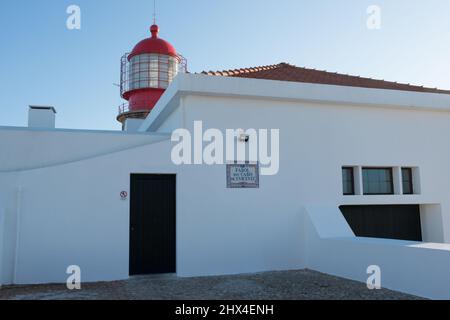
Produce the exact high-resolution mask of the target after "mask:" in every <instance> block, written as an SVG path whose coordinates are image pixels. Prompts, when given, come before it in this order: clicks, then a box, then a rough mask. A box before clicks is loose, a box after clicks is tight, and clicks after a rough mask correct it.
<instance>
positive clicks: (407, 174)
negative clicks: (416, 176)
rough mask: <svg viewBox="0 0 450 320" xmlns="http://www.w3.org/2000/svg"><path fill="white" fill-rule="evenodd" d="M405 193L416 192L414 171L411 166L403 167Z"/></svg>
mask: <svg viewBox="0 0 450 320" xmlns="http://www.w3.org/2000/svg"><path fill="white" fill-rule="evenodd" d="M402 183H403V194H414V186H413V173H412V169H411V168H402Z"/></svg>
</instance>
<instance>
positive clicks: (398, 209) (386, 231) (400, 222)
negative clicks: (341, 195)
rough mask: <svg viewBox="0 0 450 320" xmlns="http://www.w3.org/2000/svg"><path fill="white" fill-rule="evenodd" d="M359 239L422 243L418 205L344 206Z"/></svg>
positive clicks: (346, 215)
mask: <svg viewBox="0 0 450 320" xmlns="http://www.w3.org/2000/svg"><path fill="white" fill-rule="evenodd" d="M341 211H342V213H343V214H344V217H345V219H346V220H347V222H348V224H349V225H350V227H351V228H352V230H353V232H354V233H355V235H356V236H357V237H368V238H384V239H397V240H410V241H422V227H421V221H420V207H419V206H417V205H383V206H382V205H379V206H342V207H341Z"/></svg>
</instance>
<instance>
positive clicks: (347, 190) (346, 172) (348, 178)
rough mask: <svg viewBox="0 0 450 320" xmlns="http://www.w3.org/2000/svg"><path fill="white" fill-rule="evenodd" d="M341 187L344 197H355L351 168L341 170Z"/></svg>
mask: <svg viewBox="0 0 450 320" xmlns="http://www.w3.org/2000/svg"><path fill="white" fill-rule="evenodd" d="M342 185H343V190H344V195H345V196H352V195H355V177H354V174H353V168H352V167H344V168H342Z"/></svg>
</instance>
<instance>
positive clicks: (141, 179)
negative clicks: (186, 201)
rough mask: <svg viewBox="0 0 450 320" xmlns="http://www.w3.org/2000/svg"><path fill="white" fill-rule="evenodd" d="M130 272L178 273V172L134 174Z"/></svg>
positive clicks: (137, 273) (131, 197)
mask: <svg viewBox="0 0 450 320" xmlns="http://www.w3.org/2000/svg"><path fill="white" fill-rule="evenodd" d="M130 191H131V192H130V212H131V217H130V275H141V274H156V273H175V272H176V260H175V257H176V243H175V240H176V239H175V238H176V222H175V218H176V178H175V175H140V174H133V175H131V190H130Z"/></svg>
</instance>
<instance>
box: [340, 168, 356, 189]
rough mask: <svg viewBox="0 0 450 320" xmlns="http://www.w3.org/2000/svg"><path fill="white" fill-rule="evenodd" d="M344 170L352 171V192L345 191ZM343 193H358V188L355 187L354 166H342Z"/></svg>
mask: <svg viewBox="0 0 450 320" xmlns="http://www.w3.org/2000/svg"><path fill="white" fill-rule="evenodd" d="M344 170H349V171H350V173H351V182H352V192H351V193H346V192H345V187H344V182H346V181H344ZM342 193H343V195H344V196H354V195H356V188H355V168H354V167H348V166H343V167H342Z"/></svg>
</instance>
